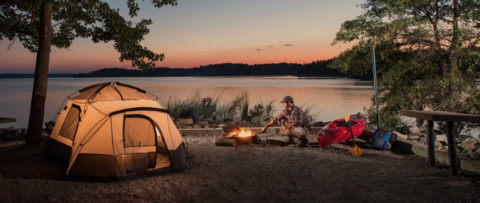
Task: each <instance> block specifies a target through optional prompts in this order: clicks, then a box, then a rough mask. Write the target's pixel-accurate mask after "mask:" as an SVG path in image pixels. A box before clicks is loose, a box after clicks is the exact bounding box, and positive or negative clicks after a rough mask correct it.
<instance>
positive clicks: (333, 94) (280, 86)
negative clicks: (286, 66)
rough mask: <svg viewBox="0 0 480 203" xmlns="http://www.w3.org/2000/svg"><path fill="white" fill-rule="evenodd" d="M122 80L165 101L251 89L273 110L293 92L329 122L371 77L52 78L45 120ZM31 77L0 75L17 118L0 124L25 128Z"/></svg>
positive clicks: (2, 109) (366, 90) (4, 112)
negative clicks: (88, 90) (70, 100)
mask: <svg viewBox="0 0 480 203" xmlns="http://www.w3.org/2000/svg"><path fill="white" fill-rule="evenodd" d="M108 81H119V82H122V83H127V84H131V85H134V86H137V87H140V88H142V89H145V90H147V91H149V92H150V93H152V94H154V95H156V96H158V97H159V98H160V100H163V101H167V100H168V98H169V97H173V98H179V99H185V98H188V97H191V96H193V95H194V94H195V93H197V92H198V93H199V94H200V96H202V97H212V96H218V95H219V96H220V101H221V102H222V101H225V102H226V101H231V100H233V98H235V97H236V96H238V95H239V94H241V93H242V92H243V91H245V90H246V91H247V92H248V97H249V102H250V107H252V106H254V105H256V104H259V103H263V104H266V103H268V102H270V101H274V107H275V110H276V111H275V115H276V114H278V113H279V112H280V111H281V110H282V108H283V106H282V104H280V103H279V102H280V100H281V99H282V98H283V97H284V96H286V95H290V96H292V97H293V98H294V99H295V104H296V105H297V106H305V107H312V112H313V113H315V114H316V115H317V117H316V120H317V121H331V120H334V119H337V118H341V117H344V116H345V114H347V113H357V112H362V113H363V112H364V108H365V107H368V106H369V105H370V103H371V101H370V98H371V97H372V95H373V94H374V93H373V88H372V86H371V83H370V82H364V81H357V80H350V79H302V78H297V77H151V78H143V77H142V78H138V77H137V78H136V77H131V78H123V77H122V78H50V79H49V81H48V93H47V101H46V109H45V121H49V120H53V119H54V118H55V116H56V114H57V111H58V109H59V108H60V106H61V105H62V103H63V101H64V99H65V98H66V97H68V96H69V95H71V94H72V93H73V92H75V91H77V90H79V89H81V88H83V87H86V86H89V85H92V84H96V83H102V82H108ZM32 88H33V78H21V79H0V117H12V118H16V119H17V122H15V123H7V124H0V128H4V127H8V126H14V127H21V128H26V127H27V125H28V115H29V111H30V102H31V101H30V99H31V94H32Z"/></svg>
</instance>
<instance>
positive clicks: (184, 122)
mask: <svg viewBox="0 0 480 203" xmlns="http://www.w3.org/2000/svg"><path fill="white" fill-rule="evenodd" d="M177 123H178V126H179V127H186V126H193V119H191V118H179V119H177Z"/></svg>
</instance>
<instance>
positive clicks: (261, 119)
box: [251, 115, 270, 125]
mask: <svg viewBox="0 0 480 203" xmlns="http://www.w3.org/2000/svg"><path fill="white" fill-rule="evenodd" d="M268 120H270V117H269V116H266V115H260V116H255V117H252V119H251V121H252V124H254V125H261V123H262V122H265V121H268Z"/></svg>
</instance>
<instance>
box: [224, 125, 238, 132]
mask: <svg viewBox="0 0 480 203" xmlns="http://www.w3.org/2000/svg"><path fill="white" fill-rule="evenodd" d="M237 128H238V126H237V125H235V124H234V123H226V124H225V126H224V127H223V128H222V129H223V132H225V133H228V132H230V131H232V130H233V129H237Z"/></svg>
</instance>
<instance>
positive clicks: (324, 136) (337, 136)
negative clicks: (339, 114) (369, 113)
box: [318, 114, 366, 147]
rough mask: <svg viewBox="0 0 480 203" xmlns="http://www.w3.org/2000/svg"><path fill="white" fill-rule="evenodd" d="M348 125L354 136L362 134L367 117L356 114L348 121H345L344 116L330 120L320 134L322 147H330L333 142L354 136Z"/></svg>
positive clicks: (319, 139) (319, 141) (319, 142)
mask: <svg viewBox="0 0 480 203" xmlns="http://www.w3.org/2000/svg"><path fill="white" fill-rule="evenodd" d="M348 126H351V129H352V133H353V136H355V137H358V136H360V135H361V134H362V133H363V131H365V126H366V123H365V117H364V116H362V115H361V114H355V115H352V116H351V117H350V120H349V121H348V122H345V119H344V118H342V119H337V120H335V121H332V122H330V123H329V124H327V125H326V126H325V127H323V128H322V130H321V131H320V133H319V134H318V144H320V147H328V146H329V145H331V144H335V143H339V142H344V141H347V140H348V139H350V138H352V135H351V133H350V132H348Z"/></svg>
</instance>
